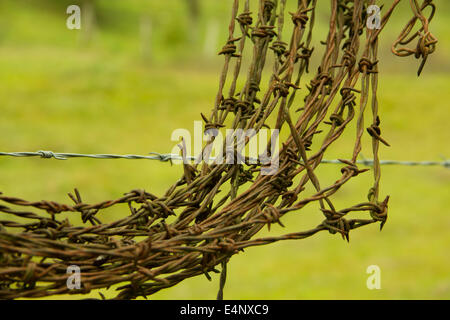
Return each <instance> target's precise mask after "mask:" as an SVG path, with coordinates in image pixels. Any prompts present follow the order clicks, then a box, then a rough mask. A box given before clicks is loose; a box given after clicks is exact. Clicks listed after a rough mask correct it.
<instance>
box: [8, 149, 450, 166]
mask: <svg viewBox="0 0 450 320" xmlns="http://www.w3.org/2000/svg"><path fill="white" fill-rule="evenodd" d="M0 157H19V158H25V157H27V158H30V157H39V158H43V159H57V160H69V159H72V158H91V159H104V160H115V159H127V160H157V161H161V162H170V161H171V160H183V157H182V156H180V155H177V154H174V153H158V152H150V153H149V155H148V156H145V155H138V154H101V153H100V154H83V153H73V152H69V153H61V152H53V151H36V152H29V151H23V152H0ZM185 158H186V159H188V160H191V161H194V160H195V159H196V157H194V156H189V155H186V156H185ZM249 159H252V158H249ZM210 160H212V161H214V160H215V158H214V157H211V158H210ZM320 163H324V164H342V161H341V160H339V159H322V160H321V161H320ZM356 163H357V164H362V165H365V166H372V165H373V163H374V160H373V159H362V160H357V161H356ZM380 165H398V166H415V167H417V166H424V167H432V166H442V167H444V168H450V160H442V161H431V160H425V161H416V160H380Z"/></svg>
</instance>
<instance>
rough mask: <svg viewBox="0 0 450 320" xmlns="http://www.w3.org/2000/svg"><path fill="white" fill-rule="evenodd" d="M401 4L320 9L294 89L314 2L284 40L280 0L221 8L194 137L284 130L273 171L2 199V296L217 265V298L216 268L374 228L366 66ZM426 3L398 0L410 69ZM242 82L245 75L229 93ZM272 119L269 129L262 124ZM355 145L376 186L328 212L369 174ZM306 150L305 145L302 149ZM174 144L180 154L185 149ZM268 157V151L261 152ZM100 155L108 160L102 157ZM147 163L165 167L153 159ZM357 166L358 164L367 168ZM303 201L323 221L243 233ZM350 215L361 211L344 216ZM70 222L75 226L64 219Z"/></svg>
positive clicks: (160, 285) (381, 210)
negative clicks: (200, 126) (268, 248)
mask: <svg viewBox="0 0 450 320" xmlns="http://www.w3.org/2000/svg"><path fill="white" fill-rule="evenodd" d="M399 2H400V1H399V0H393V1H392V3H391V6H390V7H386V11H384V15H383V17H382V19H381V26H380V29H375V30H372V29H368V28H366V23H365V17H366V9H367V6H368V5H373V4H374V3H375V1H373V0H369V1H352V0H333V1H331V6H330V20H329V32H328V36H327V39H326V41H322V44H323V45H324V46H325V50H324V53H323V56H322V60H321V61H320V63H319V65H318V66H317V69H316V70H317V71H316V73H315V75H314V76H313V80H312V81H311V82H310V83H309V84H306V83H304V79H303V76H304V74H305V73H306V72H309V71H310V70H313V66H312V65H311V61H310V57H311V56H312V55H313V54H314V53H316V54H317V52H318V51H317V50H314V48H313V47H312V41H311V40H312V38H313V30H314V24H315V10H316V4H317V0H301V1H298V4H297V8H296V10H294V12H291V20H290V28H291V32H290V38H289V39H284V38H283V30H284V27H285V24H287V23H285V22H287V21H288V20H286V21H285V16H287V13H286V0H255V4H256V7H255V9H256V11H257V12H255V13H251V12H250V0H241V1H240V0H233V1H232V8H231V19H230V24H229V28H228V39H227V42H226V44H225V46H224V49H223V50H222V51H221V52H220V54H221V55H222V56H223V57H224V60H225V62H224V66H223V69H222V72H221V74H220V76H219V86H218V87H219V89H218V92H217V95H216V99H215V102H214V107H213V110H212V111H211V113H210V116H209V117H207V116H202V118H203V120H204V122H205V127H206V128H220V127H223V126H225V124H224V123H225V121H226V120H227V119H228V118H229V116H230V115H231V117H232V119H231V120H232V125H231V127H232V128H233V129H235V130H236V129H237V128H241V129H254V130H255V131H256V132H258V131H259V130H260V129H261V128H262V127H267V126H269V127H272V128H275V129H281V128H282V127H286V128H288V129H289V130H290V136H289V137H288V138H287V139H286V140H285V141H283V143H282V145H281V147H280V152H279V164H280V165H279V168H278V169H277V170H276V171H275V172H273V173H274V174H273V175H262V174H261V171H262V170H263V169H265V168H264V166H262V165H261V164H256V165H252V166H250V167H248V168H247V167H244V166H243V165H240V164H233V165H228V164H208V163H201V164H189V163H184V164H183V175H182V177H181V178H180V179H179V180H178V181H176V182H175V183H174V184H173V185H172V186H171V187H170V188H169V189H168V190H167V192H166V193H165V194H164V195H162V196H156V195H154V194H152V193H150V192H147V191H144V190H132V191H130V192H127V193H125V194H124V195H123V196H121V197H119V198H116V199H112V200H106V201H102V202H100V203H96V204H89V203H86V202H84V201H83V199H82V197H81V194H80V192H79V191H78V190H77V189H75V191H74V192H73V193H70V194H69V198H70V199H71V201H72V202H73V203H72V204H64V203H58V202H55V201H46V200H42V201H27V200H24V199H20V198H17V197H10V196H6V195H3V194H0V203H1V205H0V212H2V217H1V219H0V298H1V299H15V298H37V297H45V296H50V295H58V294H79V293H84V294H86V293H89V292H91V291H92V290H94V289H100V288H110V286H113V285H119V286H118V287H117V288H116V290H117V291H118V294H117V296H116V298H117V299H132V298H136V297H139V296H143V297H146V296H148V295H151V294H153V293H155V292H158V291H159V290H162V289H165V288H168V287H171V286H174V285H176V284H178V283H180V282H181V281H183V280H184V279H186V278H190V277H194V276H198V275H205V276H206V277H207V278H208V279H211V277H210V275H209V273H211V272H214V273H216V272H220V271H219V270H218V269H217V267H218V266H222V276H221V279H220V289H219V294H218V298H219V299H222V298H223V288H224V284H225V281H226V265H227V263H229V261H230V258H231V257H232V256H233V255H234V254H237V253H239V252H241V251H243V250H244V249H245V248H248V247H252V246H258V245H266V244H270V243H273V242H276V241H283V240H292V239H305V238H307V237H310V236H313V235H315V234H317V233H318V232H322V231H328V232H329V233H330V234H338V235H340V236H341V237H342V238H343V239H345V240H347V241H349V237H350V231H351V230H353V229H356V228H360V227H363V226H366V225H369V224H373V223H379V224H380V228H382V227H383V226H384V224H385V223H386V221H387V218H388V202H389V196H386V197H381V195H380V193H381V191H380V179H381V168H380V165H381V163H382V162H381V161H380V159H379V157H378V151H379V147H380V142H381V144H383V145H389V144H388V143H387V141H386V139H385V138H384V135H382V130H381V120H380V117H379V114H378V111H379V110H378V109H379V108H378V100H377V86H378V72H379V70H378V66H379V65H380V64H381V63H382V62H380V61H378V57H377V56H378V50H377V48H378V36H379V34H380V33H381V32H382V31H383V29H384V27H385V25H386V23H387V22H388V20H389V19H390V17H391V14H392V12H393V11H394V10H395V9H396V7H397V5H398V3H399ZM431 2H432V1H430V0H425V1H423V4H422V6H421V7H419V6H418V5H416V4H417V2H416V0H410V3H411V8H412V10H413V14H414V17H415V19H416V20H417V19H419V20H420V21H421V22H422V25H423V29H421V30H422V31H421V32H424V33H425V34H424V35H423V36H420V37H419V39H418V42H419V43H418V48H420V50H419V49H418V50H417V51H416V52H415V54H416V57H417V58H422V60H423V63H422V65H421V67H420V69H419V71H422V70H423V64H424V63H425V61H426V59H427V58H429V55H430V54H431V53H433V52H434V48H435V45H436V42H435V41H434V39H432V37H431V36H430V33H429V30H428V28H429V22H430V21H431V19H432V16H430V17H429V18H427V17H425V16H424V14H423V13H422V9H420V8H424V7H425V6H430V5H429V4H430V3H431ZM241 5H243V8H242V9H240V8H241ZM433 9H434V6H433ZM414 21H415V20H414ZM411 25H412V22H410V23H408V25H407V27H405V29H404V30H405V31H404V32H402V34H401V36H400V37H399V41H398V42H397V44H404V43H405V41H406V40H405V39H404V34H407V33H409V32H410V28H412V27H411ZM236 27H239V29H238V28H236ZM237 29H238V30H237ZM416 38H417V37H415V38H414V39H416ZM414 39H412V40H411V41H414ZM249 42H250V43H251V44H252V46H253V51H252V52H251V55H252V57H251V60H250V64H249V67H248V72H246V73H243V72H242V70H241V69H242V65H243V64H242V57H243V55H244V52H245V51H244V48H245V46H246V44H248V43H249ZM269 49H270V50H273V51H274V52H272V53H273V56H272V57H273V59H274V61H275V63H274V65H273V69H272V76H271V77H270V79H269V83H268V84H267V85H264V84H263V83H262V80H263V71H264V70H266V69H267V68H268V66H267V65H266V62H267V59H269V58H270V56H271V54H269V53H270V52H271V51H269ZM398 52H399V51H397V53H398ZM400 53H401V52H400ZM408 53H410V52H409V51H408ZM241 75H242V76H241ZM241 77H246V78H245V81H244V84H243V85H242V86H241V87H239V86H238V84H240V83H241V82H238V79H240V78H241ZM358 84H359V85H358ZM238 87H239V88H238ZM225 88H227V89H226V90H225ZM305 88H306V89H307V90H308V93H307V94H306V97H305V99H304V100H303V101H298V99H296V92H297V91H298V90H304V89H305ZM334 102H336V103H334ZM367 109H370V111H367ZM295 110H296V111H295ZM368 112H369V113H370V124H369V125H368V127H366V126H367V123H366V121H365V117H364V115H365V114H367V113H368ZM272 114H273V115H275V116H276V117H275V118H276V120H275V123H270V121H269V117H270V115H272ZM351 122H356V139H355V144H354V147H353V153H352V157H351V159H350V160H342V159H341V160H338V161H339V163H340V166H341V167H340V173H341V177H340V178H339V179H337V180H336V181H335V182H334V183H333V184H331V185H327V186H324V185H323V183H321V181H320V180H319V178H318V177H317V176H316V174H315V170H316V169H317V167H318V166H319V165H320V164H321V163H323V162H324V161H325V160H323V159H324V156H325V154H326V152H327V150H328V148H329V147H330V146H332V145H333V143H334V142H335V141H336V140H337V139H339V138H340V137H341V135H342V133H343V132H344V131H345V130H346V128H347V125H348V124H349V123H351ZM227 123H228V122H227ZM269 123H270V125H269ZM363 138H369V139H370V140H371V141H372V154H373V160H371V164H372V165H373V169H372V170H373V173H374V182H373V184H372V186H370V188H369V190H368V195H367V200H364V201H363V202H360V203H358V204H355V205H353V206H350V207H347V208H338V207H337V206H336V205H335V204H334V203H333V197H334V195H335V194H336V193H337V192H339V190H340V189H341V188H342V187H343V186H344V185H346V184H347V183H349V182H350V181H351V180H352V179H355V178H356V177H358V176H359V175H360V174H364V173H365V172H366V171H368V170H370V169H360V168H359V167H358V164H361V162H358V157H359V156H360V153H361V150H362V139H363ZM312 145H314V146H317V147H316V148H314V150H312V149H311V146H312ZM180 149H181V157H182V158H183V159H185V158H186V157H187V152H186V148H185V144H184V141H182V142H181V143H180ZM272 151H273V150H271V149H270V148H269V146H268V152H269V153H271V152H272ZM14 154H15V155H14ZM5 155H6V154H5ZM7 155H11V154H7ZM23 155H25V156H40V157H44V158H57V159H63V158H64V159H67V158H70V157H71V155H72V156H73V157H76V156H77V154H56V153H52V152H49V151H40V152H38V153H35V154H34V155H33V153H27V154H21V153H13V154H12V156H23ZM87 156H88V157H90V158H96V156H95V155H87ZM108 156H109V158H111V157H113V158H116V157H115V155H103V157H106V158H108ZM119 157H120V156H119ZM122 157H126V158H133V155H128V156H122ZM146 157H149V158H148V159H153V160H155V159H156V160H161V161H169V158H168V157H165V156H164V155H159V154H153V155H149V156H146ZM140 159H147V158H140ZM332 161H334V160H332ZM363 161H366V162H365V164H368V163H369V162H368V161H370V160H363ZM363 164H364V163H363ZM244 185H245V188H243V186H244ZM226 186H227V187H228V188H226ZM307 187H309V188H313V190H314V191H313V192H312V194H311V193H308V194H306V193H304V192H303V191H304V190H306V188H307ZM228 190H229V191H228ZM312 203H318V204H319V206H320V211H321V212H322V214H323V218H324V220H323V221H322V222H321V223H320V224H319V225H317V226H312V227H311V228H310V229H309V230H304V231H298V232H294V233H289V234H284V235H281V236H268V237H260V238H257V237H255V236H256V235H257V234H258V232H259V231H260V230H261V229H262V228H263V227H264V226H267V227H268V228H270V225H271V224H273V223H278V224H280V225H282V226H283V223H282V222H281V220H282V219H283V217H284V215H286V214H288V213H290V212H295V211H299V210H302V209H303V208H304V207H306V206H308V205H310V204H312ZM120 205H123V206H126V212H125V214H124V216H123V217H122V218H120V219H119V220H116V221H113V222H110V223H105V222H102V221H101V219H102V215H100V214H99V213H100V212H101V213H104V211H105V210H107V209H108V208H111V207H113V206H120ZM124 209H125V208H124ZM355 212H358V213H359V214H358V215H357V216H356V217H352V214H353V213H355ZM62 213H66V214H65V215H64V216H61V214H62ZM78 215H79V216H80V217H81V220H82V222H83V224H82V225H79V224H74V222H73V217H74V216H78ZM73 265H77V266H79V268H80V270H81V273H82V281H81V287H80V288H79V289H75V290H72V289H71V288H69V287H68V286H67V280H68V278H69V276H70V275H69V274H67V270H68V267H70V266H73ZM274 276H276V275H274Z"/></svg>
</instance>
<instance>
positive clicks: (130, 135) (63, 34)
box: [0, 0, 450, 299]
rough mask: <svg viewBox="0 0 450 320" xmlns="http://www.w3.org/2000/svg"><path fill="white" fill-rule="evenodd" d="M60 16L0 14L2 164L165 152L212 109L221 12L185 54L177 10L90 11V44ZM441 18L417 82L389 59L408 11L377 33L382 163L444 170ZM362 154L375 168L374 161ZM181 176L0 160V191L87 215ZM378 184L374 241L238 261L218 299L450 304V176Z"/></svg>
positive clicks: (161, 170)
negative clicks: (147, 32)
mask: <svg viewBox="0 0 450 320" xmlns="http://www.w3.org/2000/svg"><path fill="white" fill-rule="evenodd" d="M403 2H405V1H403ZM69 3H77V1H72V2H69V1H56V0H55V1H43V0H42V1H36V0H33V1H31V0H30V1H26V0H18V1H6V0H5V1H2V2H1V3H0V101H1V104H0V110H1V111H0V112H1V113H0V150H1V151H10V152H12V151H36V150H52V151H58V152H80V153H119V154H122V153H123V154H125V153H127V154H131V153H135V154H145V153H148V152H152V151H156V152H161V153H167V152H170V151H171V150H172V148H173V146H174V145H175V142H173V141H170V135H171V133H172V131H173V130H174V129H177V128H187V129H190V130H192V129H193V121H194V120H199V119H200V118H199V114H200V112H204V113H208V112H209V110H211V108H212V105H213V102H214V97H215V94H216V90H217V84H218V77H219V72H220V69H221V62H222V60H223V58H222V57H215V56H214V57H209V56H204V54H203V52H202V47H203V45H204V44H203V42H202V41H203V39H204V38H205V32H206V30H207V29H208V26H209V25H210V22H211V21H216V23H217V24H218V25H219V26H220V29H219V31H220V32H219V35H218V37H219V41H218V48H217V49H219V47H220V45H221V44H223V42H224V39H225V37H226V24H227V22H228V16H229V6H230V5H229V1H213V0H211V1H209V0H205V1H202V2H201V5H202V6H201V9H202V13H201V19H200V20H199V21H198V30H199V34H198V37H197V42H194V43H193V42H192V41H190V37H189V32H188V24H189V21H188V15H187V12H186V7H185V3H184V2H183V1H181V0H167V1H157V0H154V1H150V0H148V1H118V0H117V1H97V2H96V6H97V7H96V10H97V11H96V13H97V28H96V30H95V32H94V34H93V37H92V39H91V41H90V42H88V43H85V42H82V41H80V33H81V32H83V31H74V30H72V31H71V30H68V29H66V27H65V19H66V17H67V15H66V14H65V8H66V6H67V5H68V4H69ZM322 3H323V4H322ZM326 3H327V2H326V1H325V2H321V5H323V6H324V7H323V8H322V9H321V10H320V14H319V16H318V22H317V24H318V29H317V32H316V33H315V39H316V41H318V40H320V39H325V37H326V30H327V27H326V19H327V14H328V13H327V10H326ZM436 3H437V4H438V6H439V8H438V9H439V10H438V11H439V12H438V14H437V16H436V18H435V20H434V21H433V22H432V24H431V29H432V30H433V32H434V34H435V35H436V36H437V37H438V38H439V40H440V42H439V46H438V50H437V52H436V53H434V54H433V55H432V56H431V57H430V59H429V62H428V64H427V66H426V67H425V70H424V73H423V76H422V77H420V78H417V76H416V70H417V67H418V64H419V62H418V61H417V60H415V59H414V58H413V57H409V58H404V59H400V58H397V57H393V56H392V55H391V53H390V43H392V40H393V39H394V38H395V37H396V35H397V34H398V32H399V31H400V28H401V27H402V25H403V24H404V23H405V22H406V21H407V20H408V17H409V16H410V9H409V8H408V5H407V3H404V4H403V6H402V7H400V10H399V11H398V12H397V13H396V14H395V15H394V16H393V18H392V19H393V21H392V24H391V25H390V26H389V28H388V29H387V30H386V31H384V32H383V33H382V36H381V44H380V54H381V61H380V71H381V73H380V88H379V100H380V115H381V119H382V130H383V135H384V137H385V138H387V140H388V141H389V142H390V143H391V145H392V146H391V147H390V148H386V147H382V149H381V152H380V155H381V158H383V159H396V160H440V159H441V157H447V158H448V157H450V148H449V141H450V130H449V124H448V123H449V100H450V90H449V84H450V74H449V71H450V63H449V52H450V42H449V40H450V31H449V28H448V25H449V23H450V5H449V3H447V1H436ZM143 13H145V14H146V15H147V16H149V17H150V19H151V21H152V25H153V27H152V30H153V31H152V40H151V41H152V43H151V47H152V51H151V55H150V56H146V57H143V56H142V55H141V52H140V45H141V44H140V37H139V19H140V16H141V15H142V14H143ZM318 46H319V45H318ZM318 50H320V49H318ZM303 88H304V86H303ZM299 101H300V100H299ZM348 130H349V131H350V130H352V129H350V128H349V129H348ZM353 138H354V131H351V132H348V133H347V134H346V135H345V136H344V138H343V139H342V141H339V143H338V144H336V145H335V146H334V147H333V148H331V149H330V152H329V153H328V155H327V158H335V157H342V158H345V157H349V156H350V152H351V148H352V143H353ZM366 140H367V141H366V142H368V141H369V139H367V137H366ZM366 146H367V144H366ZM363 153H364V155H365V156H366V157H370V156H371V154H370V149H365V151H363ZM339 169H340V167H339V166H334V165H327V166H323V168H322V169H321V170H320V171H319V172H318V175H319V179H321V180H322V181H324V182H322V184H326V183H328V182H330V183H331V182H333V181H334V179H336V177H337V176H338V173H339ZM181 171H182V170H181V167H180V166H172V167H171V166H170V164H168V163H159V162H147V161H138V160H136V161H130V160H110V161H107V160H86V159H74V160H70V161H57V160H42V159H12V158H0V191H1V192H3V193H4V194H6V195H10V196H17V197H21V198H26V199H30V200H32V199H34V200H41V199H46V200H55V201H61V202H67V203H70V200H69V198H68V197H67V195H66V194H67V192H70V191H71V190H72V189H73V187H77V188H79V190H80V191H81V194H82V196H83V195H84V197H83V199H84V200H85V201H86V202H89V203H94V202H99V201H102V200H104V199H111V198H116V197H119V196H120V195H121V194H123V193H124V192H127V191H129V190H132V189H137V188H140V189H146V190H148V191H150V192H152V193H155V194H162V193H163V192H164V191H165V190H166V188H168V187H169V186H170V185H171V184H172V183H173V182H174V181H175V180H176V179H177V178H178V177H179V176H180V175H181ZM382 175H383V176H382V185H381V191H382V195H387V194H389V195H390V196H391V200H390V206H389V220H388V223H387V224H386V226H385V228H384V230H383V231H382V232H381V233H380V232H379V230H378V225H373V226H368V227H364V228H361V229H358V230H356V231H354V232H353V233H352V234H351V236H350V237H351V241H350V243H346V242H344V241H342V239H341V238H340V236H338V235H331V234H328V233H320V234H318V235H316V236H314V237H311V238H309V239H305V240H302V241H286V242H282V243H275V244H272V245H268V246H263V247H256V248H249V249H247V250H246V251H245V253H240V254H238V255H236V256H234V257H233V258H232V259H231V262H230V263H229V267H228V268H229V269H228V281H227V284H226V289H225V298H227V299H431V298H436V299H448V298H450V272H449V270H450V255H449V247H450V234H449V227H450V215H449V214H450V212H449V208H450V198H449V194H450V170H449V169H446V168H442V167H417V168H416V167H398V166H392V167H391V166H386V167H383V171H382ZM370 178H371V177H370V173H369V174H366V175H362V176H358V177H357V178H355V179H354V180H352V182H351V183H349V184H348V185H347V186H346V187H344V188H343V189H342V190H340V192H339V193H338V194H337V195H336V197H335V198H336V199H335V200H336V203H337V204H338V205H339V206H345V205H347V206H348V205H351V204H356V203H359V202H362V201H364V199H365V198H366V194H367V191H368V188H369V187H370ZM126 210H127V209H126V207H120V208H114V209H112V210H108V211H105V212H104V213H101V215H100V216H99V218H100V219H102V220H105V221H110V220H113V219H116V218H117V217H119V216H120V215H122V214H125V213H126ZM2 215H3V213H2ZM2 218H3V217H2ZM321 218H322V216H321V213H320V212H319V210H318V209H317V208H316V207H313V206H311V207H307V208H305V210H302V211H300V212H297V213H292V214H290V215H287V216H286V217H285V218H283V220H282V221H283V223H284V224H285V225H286V228H285V229H282V228H279V227H273V229H272V232H271V234H280V233H285V232H294V231H299V230H304V229H307V228H310V227H313V226H315V225H317V224H318V223H319V222H320V221H321ZM262 234H263V235H264V234H265V235H267V234H268V232H267V231H264V232H263V233H262ZM372 264H375V265H378V266H380V268H381V286H382V289H381V290H368V289H367V287H366V279H367V277H368V274H366V268H367V267H368V266H369V265H372ZM217 289H218V276H214V281H212V282H208V280H207V279H206V278H205V277H197V278H193V279H188V280H185V281H183V282H182V283H180V284H179V285H177V286H175V287H173V288H170V289H167V290H164V291H163V292H160V293H157V294H155V295H154V296H152V297H151V298H153V299H214V298H215V295H216V292H217ZM102 292H103V293H105V294H106V296H108V297H112V296H113V295H114V292H112V291H108V292H106V291H104V290H103V291H102ZM91 296H95V297H98V294H97V293H92V294H91ZM58 298H69V299H71V298H75V296H64V297H58Z"/></svg>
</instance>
